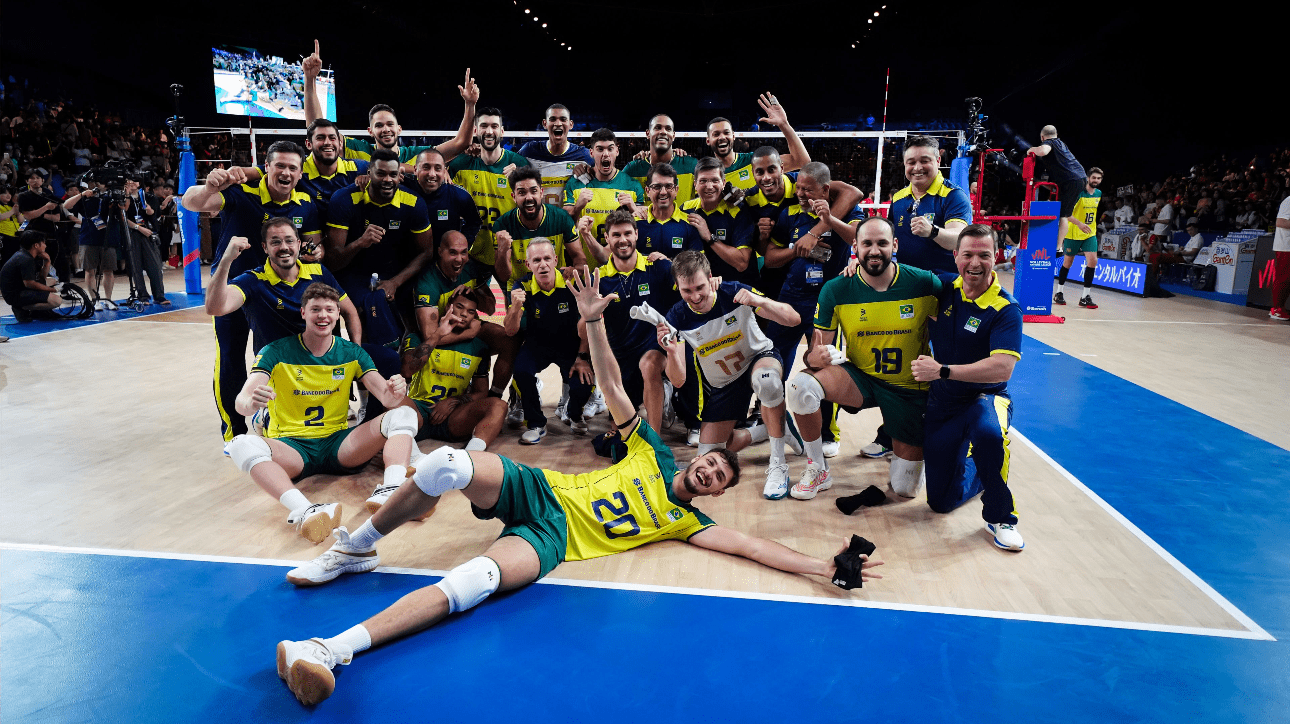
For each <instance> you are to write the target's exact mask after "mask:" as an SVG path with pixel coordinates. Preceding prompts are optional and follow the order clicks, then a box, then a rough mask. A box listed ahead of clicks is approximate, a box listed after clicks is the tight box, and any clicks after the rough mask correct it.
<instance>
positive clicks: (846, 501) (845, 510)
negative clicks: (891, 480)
mask: <svg viewBox="0 0 1290 724" xmlns="http://www.w3.org/2000/svg"><path fill="white" fill-rule="evenodd" d="M885 502H887V494H886V493H884V492H882V489H880V488H878V487H877V486H875V485H870V486H869V487H867V488H865V489H864V492H861V493H857V494H856V495H848V496H847V497H845V498H838V499H837V500H836V501H835V504H836V505H837V506H838V510H840V511H842V514H843V515H851V514H852V513H854V512H856V510H857V509H859V507H860V506H862V505H863V506H866V507H873V506H875V505H882V504H883V503H885Z"/></svg>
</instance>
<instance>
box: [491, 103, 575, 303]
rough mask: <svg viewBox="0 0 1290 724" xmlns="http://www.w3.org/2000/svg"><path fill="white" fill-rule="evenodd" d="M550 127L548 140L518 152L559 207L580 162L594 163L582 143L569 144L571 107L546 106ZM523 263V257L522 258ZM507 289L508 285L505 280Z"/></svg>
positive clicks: (547, 199) (549, 199) (545, 199)
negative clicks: (534, 169) (537, 173)
mask: <svg viewBox="0 0 1290 724" xmlns="http://www.w3.org/2000/svg"><path fill="white" fill-rule="evenodd" d="M542 127H543V128H545V129H546V134H547V140H545V141H529V142H528V143H526V144H524V145H523V146H520V149H519V151H518V153H519V154H520V155H521V156H523V157H524V158H527V159H528V160H529V164H530V165H532V166H533V167H534V168H536V169H537V170H538V172H539V178H541V179H542V195H543V199H542V202H543V203H546V204H553V205H556V206H558V205H559V204H560V202H561V201H562V200H563V199H564V184H565V182H567V181H568V180H569V177H570V176H572V175H573V169H574V167H576V166H578V165H579V164H586V165H588V166H590V165H591V164H592V163H593V161H592V160H591V154H590V153H587V149H585V148H583V147H582V146H575V145H573V144H571V143H569V131H572V130H573V119H572V118H570V117H569V109H568V108H565V107H564V106H563V105H561V104H559V103H552V104H551V106H550V107H549V108H547V109H546V117H545V118H543V119H542ZM520 261H521V263H523V256H521V257H520ZM502 286H503V288H504V287H505V284H504V283H503V285H502Z"/></svg>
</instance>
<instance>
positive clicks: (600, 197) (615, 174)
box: [564, 128, 646, 263]
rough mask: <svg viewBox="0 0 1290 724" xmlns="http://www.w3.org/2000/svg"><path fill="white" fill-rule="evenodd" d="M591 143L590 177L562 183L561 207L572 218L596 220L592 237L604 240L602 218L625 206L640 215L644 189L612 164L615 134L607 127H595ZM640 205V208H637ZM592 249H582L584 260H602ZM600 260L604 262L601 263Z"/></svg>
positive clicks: (615, 149)
mask: <svg viewBox="0 0 1290 724" xmlns="http://www.w3.org/2000/svg"><path fill="white" fill-rule="evenodd" d="M588 141H589V142H590V143H591V158H592V160H593V161H594V164H593V165H592V172H591V176H590V177H589V178H587V179H580V178H572V179H569V182H568V183H566V184H565V185H564V210H565V212H566V213H568V214H569V215H570V216H572V217H573V218H575V219H578V218H581V217H582V216H584V215H585V216H590V217H591V218H593V219H595V225H594V227H593V231H594V236H595V237H596V239H597V240H598V241H600V243H601V244H602V245H603V244H604V243H605V217H607V216H609V212H611V211H614V210H615V209H627V210H628V211H630V212H632V213H633V214H637V215H639V210H640V208H643V207H644V206H645V203H646V200H645V189H644V188H642V187H641V185H640V184H638V183H636V181H635V180H634V179H632V177H630V176H628V175H627V174H625V173H623V172H622V171H620V170H619V169H618V168H617V167H616V166H615V165H614V164H615V162H616V161H617V160H618V137H617V136H615V135H614V132H613V131H611V130H609V129H608V128H600V129H597V130H596V131H595V132H594V133H592V134H591V137H590V138H589V139H588ZM638 205H639V208H638ZM594 252H595V250H594V249H590V248H588V249H584V250H583V253H584V254H585V255H586V256H585V258H586V259H587V261H589V262H590V261H591V260H592V259H601V255H600V254H596V253H594ZM601 263H603V261H602V262H601Z"/></svg>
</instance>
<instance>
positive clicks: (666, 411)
mask: <svg viewBox="0 0 1290 724" xmlns="http://www.w3.org/2000/svg"><path fill="white" fill-rule="evenodd" d="M672 389H673V388H672V383H671V382H669V381H668V380H663V420H662V424H663V429H664V430H666V429H667V428H669V427H671V426H672V425H675V424H676V410H674V409H672ZM659 432H661V430H660V431H659Z"/></svg>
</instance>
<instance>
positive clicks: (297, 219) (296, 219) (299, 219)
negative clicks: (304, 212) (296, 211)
mask: <svg viewBox="0 0 1290 724" xmlns="http://www.w3.org/2000/svg"><path fill="white" fill-rule="evenodd" d="M291 222H292V223H293V224H295V225H296V226H297V227H301V226H304V225H305V217H303V216H293V217H292V218H291Z"/></svg>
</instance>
